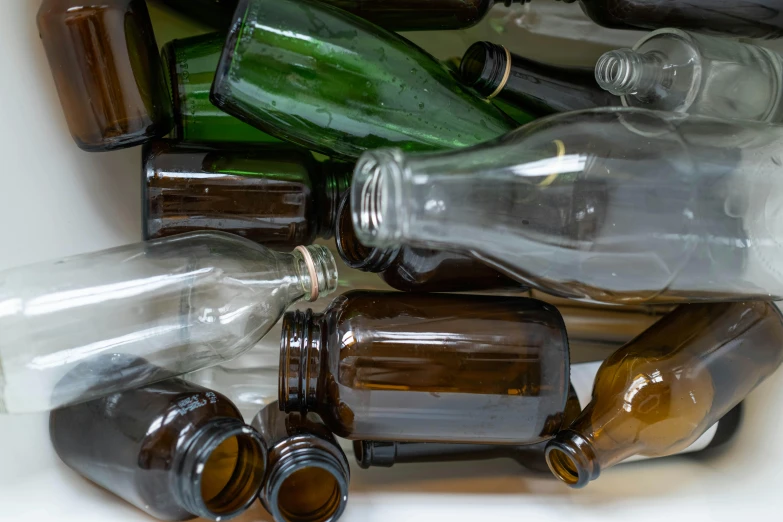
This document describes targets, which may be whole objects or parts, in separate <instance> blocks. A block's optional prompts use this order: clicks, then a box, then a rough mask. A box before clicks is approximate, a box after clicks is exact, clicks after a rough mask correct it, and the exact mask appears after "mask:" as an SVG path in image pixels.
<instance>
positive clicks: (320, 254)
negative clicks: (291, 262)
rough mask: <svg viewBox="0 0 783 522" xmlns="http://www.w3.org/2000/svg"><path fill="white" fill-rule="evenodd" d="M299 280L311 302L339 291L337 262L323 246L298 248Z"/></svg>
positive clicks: (296, 254) (295, 251)
mask: <svg viewBox="0 0 783 522" xmlns="http://www.w3.org/2000/svg"><path fill="white" fill-rule="evenodd" d="M294 256H296V257H297V258H298V259H299V262H300V267H299V278H300V280H301V281H302V286H303V288H304V290H305V292H306V296H307V299H308V300H309V301H315V300H316V299H318V298H319V297H324V296H327V295H329V294H331V293H332V292H334V291H335V290H337V282H338V279H337V262H336V261H335V260H334V256H333V255H332V253H331V252H330V251H329V249H328V248H326V247H325V246H323V245H309V246H298V247H296V248H295V249H294Z"/></svg>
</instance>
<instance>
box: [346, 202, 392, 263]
mask: <svg viewBox="0 0 783 522" xmlns="http://www.w3.org/2000/svg"><path fill="white" fill-rule="evenodd" d="M335 242H336V244H337V252H338V253H339V254H340V257H341V258H342V259H343V261H344V262H345V264H346V265H348V266H349V267H350V268H353V269H355V270H361V271H362V272H371V273H375V274H377V273H380V272H384V271H385V270H387V269H389V268H390V267H391V266H392V265H393V264H394V263H395V261H397V259H398V258H399V255H400V252H401V248H399V247H398V248H389V249H387V248H373V247H367V246H364V245H362V244H361V243H360V242H359V240H358V239H357V238H356V233H355V231H354V228H353V222H352V220H351V198H350V194H349V193H346V194H345V195H344V196H343V198H342V200H341V201H340V205H339V207H338V210H337V224H336V226H335Z"/></svg>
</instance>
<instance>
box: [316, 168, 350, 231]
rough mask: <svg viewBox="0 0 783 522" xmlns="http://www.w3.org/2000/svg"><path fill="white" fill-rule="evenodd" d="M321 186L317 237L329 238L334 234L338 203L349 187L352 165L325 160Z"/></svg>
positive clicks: (338, 208) (338, 209)
mask: <svg viewBox="0 0 783 522" xmlns="http://www.w3.org/2000/svg"><path fill="white" fill-rule="evenodd" d="M321 169H322V170H321V179H322V180H323V186H322V187H321V189H320V190H319V197H320V199H319V201H318V209H319V213H320V215H319V219H318V231H317V234H318V237H322V238H324V239H329V238H330V237H332V236H334V235H335V228H336V227H337V219H338V215H339V211H340V204H341V202H342V200H343V196H344V195H345V194H346V193H347V192H348V189H350V188H351V175H352V169H353V165H352V164H348V163H341V162H337V161H327V162H325V163H324V164H323V165H322V167H321Z"/></svg>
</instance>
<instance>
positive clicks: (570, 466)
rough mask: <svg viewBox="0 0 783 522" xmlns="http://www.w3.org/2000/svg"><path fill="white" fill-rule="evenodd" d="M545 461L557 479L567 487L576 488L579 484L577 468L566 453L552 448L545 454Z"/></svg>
mask: <svg viewBox="0 0 783 522" xmlns="http://www.w3.org/2000/svg"><path fill="white" fill-rule="evenodd" d="M546 461H547V464H548V465H549V469H550V470H551V471H552V473H554V474H555V476H556V477H557V478H559V479H560V480H562V481H563V482H565V483H566V484H568V485H569V486H576V485H577V484H578V483H579V468H578V467H577V464H576V462H574V460H573V459H572V458H571V456H570V455H568V454H567V453H566V452H564V451H562V450H559V449H557V448H552V449H551V450H550V451H548V452H547V454H546Z"/></svg>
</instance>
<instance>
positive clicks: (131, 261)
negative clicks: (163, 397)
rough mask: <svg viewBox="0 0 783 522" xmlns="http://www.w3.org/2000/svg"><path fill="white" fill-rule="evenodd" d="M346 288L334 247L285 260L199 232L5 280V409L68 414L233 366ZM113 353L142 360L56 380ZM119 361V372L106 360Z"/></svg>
mask: <svg viewBox="0 0 783 522" xmlns="http://www.w3.org/2000/svg"><path fill="white" fill-rule="evenodd" d="M336 285H337V273H336V268H335V264H334V258H333V257H332V255H331V253H330V252H329V250H328V249H327V248H325V247H322V246H317V245H312V246H308V247H306V248H305V247H300V248H298V249H297V250H296V251H294V252H293V253H291V254H284V253H278V252H274V251H272V250H269V249H267V248H265V247H262V246H260V245H258V244H256V243H253V242H252V241H249V240H246V239H242V238H240V237H238V236H234V235H231V234H226V233H220V232H197V233H191V234H183V235H180V236H173V237H170V238H165V239H158V240H153V241H147V242H143V243H137V244H134V245H127V246H123V247H119V248H113V249H110V250H104V251H101V252H95V253H91V254H84V255H79V256H74V257H69V258H65V259H61V260H58V261H52V262H45V263H39V264H34V265H30V266H26V267H20V268H15V269H10V270H6V271H3V272H0V370H1V371H0V411H1V412H8V413H16V412H27V411H40V410H48V409H52V408H57V407H60V406H63V405H66V404H69V403H72V402H74V401H76V400H80V401H83V400H88V399H91V398H97V397H100V396H103V395H106V394H109V393H114V392H118V391H122V390H124V389H127V386H128V384H127V382H126V381H127V379H128V378H129V376H131V375H133V376H135V380H134V382H133V385H134V386H141V385H144V384H147V383H151V382H155V381H158V380H161V379H162V378H165V377H171V376H175V375H179V374H182V373H186V372H190V371H194V370H197V369H199V368H205V367H207V366H211V365H214V364H219V363H221V362H225V361H227V360H229V359H232V358H234V357H237V356H238V355H240V354H242V353H243V352H245V351H247V350H249V349H250V348H251V347H253V345H255V344H256V343H257V342H258V341H259V340H260V339H261V338H262V337H263V336H264V334H266V333H267V332H268V331H269V330H270V329H271V328H272V327H273V326H274V324H275V323H276V322H277V320H278V319H279V318H280V316H281V315H282V313H283V312H284V311H285V309H286V308H287V307H288V306H289V305H290V304H292V303H295V302H297V301H299V300H301V299H305V298H307V299H310V300H315V299H316V298H317V297H318V296H319V295H328V294H329V293H331V292H332V291H333V290H334V289H335V287H336ZM106 354H118V355H122V356H135V357H136V358H137V359H135V361H137V362H138V364H137V363H131V365H130V366H127V367H126V366H120V367H118V368H117V369H116V371H107V372H105V374H104V377H103V380H102V382H101V383H100V385H97V384H96V385H91V386H90V389H89V390H86V389H85V385H83V383H80V382H78V381H73V382H71V386H70V387H69V386H64V385H59V386H58V387H57V389H55V388H54V386H55V384H56V383H57V382H58V381H59V380H60V379H61V378H62V377H63V376H64V375H65V374H66V372H68V371H69V370H70V369H71V368H73V367H74V366H75V365H76V364H78V363H80V362H83V361H89V360H92V359H93V358H95V357H98V356H100V355H106ZM103 360H104V361H105V362H106V363H107V364H116V363H114V362H112V360H111V359H103Z"/></svg>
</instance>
